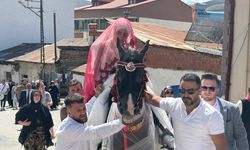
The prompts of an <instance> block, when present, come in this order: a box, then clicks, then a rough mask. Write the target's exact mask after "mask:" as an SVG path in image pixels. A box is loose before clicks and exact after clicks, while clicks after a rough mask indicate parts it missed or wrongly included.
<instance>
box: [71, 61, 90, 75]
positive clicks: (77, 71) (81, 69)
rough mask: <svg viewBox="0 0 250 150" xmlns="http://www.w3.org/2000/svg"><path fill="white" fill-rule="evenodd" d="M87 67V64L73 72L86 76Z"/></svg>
mask: <svg viewBox="0 0 250 150" xmlns="http://www.w3.org/2000/svg"><path fill="white" fill-rule="evenodd" d="M86 67H87V64H84V65H81V66H78V67H76V68H74V69H72V72H75V73H79V74H83V75H84V74H85V72H86Z"/></svg>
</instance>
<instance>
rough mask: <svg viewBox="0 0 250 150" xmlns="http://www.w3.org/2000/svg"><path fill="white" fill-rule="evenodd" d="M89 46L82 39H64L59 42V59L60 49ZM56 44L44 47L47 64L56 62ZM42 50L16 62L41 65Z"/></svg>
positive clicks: (26, 55)
mask: <svg viewBox="0 0 250 150" xmlns="http://www.w3.org/2000/svg"><path fill="white" fill-rule="evenodd" d="M85 46H89V43H87V42H86V41H84V40H83V39H80V38H74V39H63V40H60V41H58V42H57V58H60V49H59V47H66V48H67V47H68V48H71V47H85ZM54 49H55V48H54V44H51V45H47V46H45V47H44V51H45V63H47V64H53V63H54V62H55V51H54ZM40 57H41V49H40V48H39V49H36V50H34V51H33V52H30V53H27V54H25V55H23V56H19V57H16V58H14V60H16V61H25V62H33V63H40V62H41V58H40Z"/></svg>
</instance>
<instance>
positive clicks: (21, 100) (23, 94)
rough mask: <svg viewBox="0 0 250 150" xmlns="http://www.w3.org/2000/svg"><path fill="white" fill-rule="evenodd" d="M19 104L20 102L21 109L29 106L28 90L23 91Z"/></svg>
mask: <svg viewBox="0 0 250 150" xmlns="http://www.w3.org/2000/svg"><path fill="white" fill-rule="evenodd" d="M31 92H32V90H31V91H30V93H31ZM18 102H19V107H23V106H24V105H25V104H29V100H28V99H27V89H24V90H22V91H21V94H20V98H19V100H18Z"/></svg>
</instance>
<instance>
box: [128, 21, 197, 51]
mask: <svg viewBox="0 0 250 150" xmlns="http://www.w3.org/2000/svg"><path fill="white" fill-rule="evenodd" d="M132 25H133V29H134V31H135V35H136V37H137V38H139V39H140V40H142V41H143V42H146V41H147V40H150V44H152V45H158V46H167V47H175V48H179V49H187V50H194V49H193V48H192V47H191V46H189V45H187V44H186V43H184V38H185V36H186V34H187V33H186V32H183V31H177V30H174V29H170V28H167V27H164V26H160V25H156V24H151V23H134V22H133V23H132Z"/></svg>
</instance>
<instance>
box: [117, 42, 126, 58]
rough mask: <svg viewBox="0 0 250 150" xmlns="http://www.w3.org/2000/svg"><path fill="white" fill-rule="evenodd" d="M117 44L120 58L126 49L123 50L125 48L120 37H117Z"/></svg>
mask: <svg viewBox="0 0 250 150" xmlns="http://www.w3.org/2000/svg"><path fill="white" fill-rule="evenodd" d="M116 46H117V49H118V51H119V56H120V58H121V57H122V55H123V54H124V50H123V48H122V47H121V43H120V39H119V38H117V42H116Z"/></svg>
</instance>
